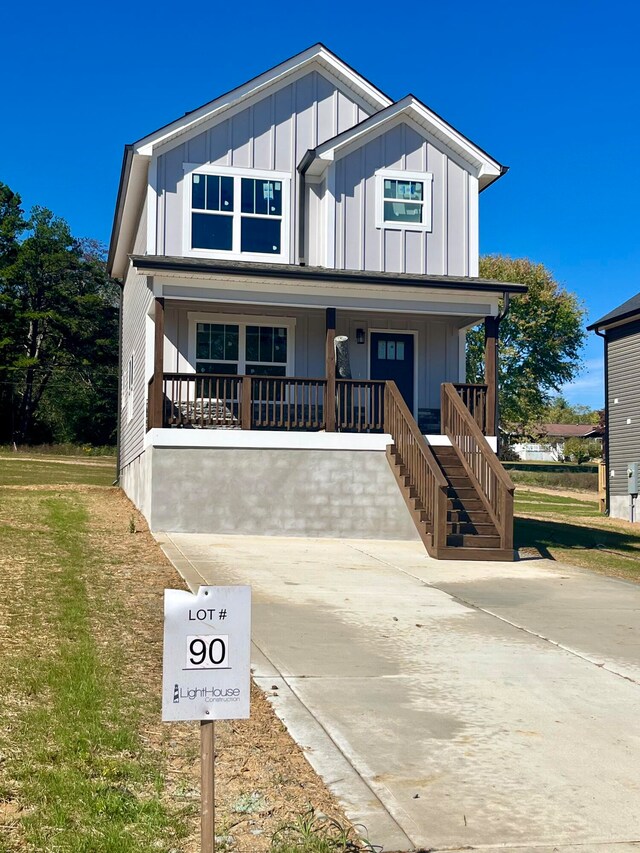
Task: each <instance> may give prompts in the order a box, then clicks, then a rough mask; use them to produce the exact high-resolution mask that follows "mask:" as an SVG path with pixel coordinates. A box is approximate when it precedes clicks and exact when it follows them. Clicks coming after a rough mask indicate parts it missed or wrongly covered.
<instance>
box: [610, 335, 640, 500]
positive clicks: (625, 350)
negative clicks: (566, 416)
mask: <svg viewBox="0 0 640 853" xmlns="http://www.w3.org/2000/svg"><path fill="white" fill-rule="evenodd" d="M607 349H608V358H607V362H608V398H609V399H608V401H607V404H608V410H609V490H610V494H611V495H612V496H613V497H622V498H624V499H625V500H626V497H627V494H628V487H627V466H628V465H629V463H631V462H638V463H640V394H638V375H639V371H640V321H636V322H635V323H629V324H627V325H625V326H620V327H619V328H617V329H611V330H609V331H608V332H607ZM625 509H626V508H625ZM622 514H623V516H624V517H626V513H625V512H623V513H622Z"/></svg>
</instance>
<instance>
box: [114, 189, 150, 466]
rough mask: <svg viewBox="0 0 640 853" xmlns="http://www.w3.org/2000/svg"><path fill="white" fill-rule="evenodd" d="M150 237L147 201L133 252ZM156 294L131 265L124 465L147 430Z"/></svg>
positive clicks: (125, 309)
mask: <svg viewBox="0 0 640 853" xmlns="http://www.w3.org/2000/svg"><path fill="white" fill-rule="evenodd" d="M146 237H147V203H146V201H145V205H144V208H143V211H142V215H141V217H140V222H139V224H138V231H137V234H136V239H135V243H134V249H133V251H134V254H136V253H140V254H142V253H144V251H145V246H146ZM152 299H153V295H152V293H151V291H150V290H149V288H148V287H147V277H146V276H145V275H139V274H137V273H136V271H135V270H134V269H133V268H132V267H129V271H128V273H127V277H126V279H125V284H124V292H123V305H122V361H121V365H122V367H121V373H122V375H121V383H122V409H121V413H120V414H121V427H120V436H121V438H120V453H121V467H123V468H124V467H125V466H126V465H128V464H129V463H130V462H132V461H133V460H134V459H136V458H137V457H138V456H139V455H140V454H141V453H142V452H143V450H144V436H145V432H146V418H147V413H146V408H147V390H146V386H147V382H148V380H149V370H148V363H147V362H148V358H147V349H148V343H149V341H148V337H149V335H148V333H147V324H148V313H149V308H150V306H151V302H152ZM131 358H133V389H132V392H131V396H132V399H129V390H128V370H129V363H130V359H131Z"/></svg>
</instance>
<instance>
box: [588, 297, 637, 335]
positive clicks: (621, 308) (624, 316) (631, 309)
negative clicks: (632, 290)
mask: <svg viewBox="0 0 640 853" xmlns="http://www.w3.org/2000/svg"><path fill="white" fill-rule="evenodd" d="M638 318H640V293H636V295H635V296H632V297H631V299H627V301H626V302H623V303H622V305H618V307H617V308H614V309H613V311H609V313H608V314H605V315H604V317H601V318H600V319H599V320H596V322H595V323H592V324H591V325H590V326H587V329H588V330H589V331H593V330H594V329H602V328H604V327H606V326H610V325H612V324H613V323H615V324H616V325H622V324H623V323H625V322H627V321H628V322H631V321H632V320H636V319H638Z"/></svg>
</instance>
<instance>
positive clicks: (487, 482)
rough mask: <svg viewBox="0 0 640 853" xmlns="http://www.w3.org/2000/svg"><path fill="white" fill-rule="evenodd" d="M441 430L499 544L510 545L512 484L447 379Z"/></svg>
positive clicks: (507, 547) (442, 388)
mask: <svg viewBox="0 0 640 853" xmlns="http://www.w3.org/2000/svg"><path fill="white" fill-rule="evenodd" d="M441 391H442V393H441V418H442V427H441V429H442V433H443V434H444V435H446V436H448V438H449V439H450V441H451V444H452V445H453V447H454V448H455V449H456V450H457V451H458V455H459V456H460V458H461V461H462V464H463V466H464V468H465V470H466V472H467V474H468V475H469V477H470V478H471V480H472V481H473V483H474V485H475V486H476V488H477V490H478V493H479V495H480V497H481V499H482V502H483V503H484V505H485V507H486V509H487V511H488V513H489V515H490V516H491V518H492V519H493V522H494V524H495V526H496V528H497V530H498V534H499V535H500V543H501V544H500V547H501V548H503V549H505V550H512V549H513V493H514V491H515V486H514V485H513V483H512V482H511V478H510V477H509V475H508V474H507V472H506V471H505V470H504V468H503V467H502V465H501V464H500V462H499V461H498V457H497V456H496V455H495V453H494V452H493V450H492V449H491V447H490V446H489V444H488V442H487V439H486V438H485V437H484V435H483V434H482V432H481V431H480V428H479V426H478V424H477V423H476V421H475V419H474V417H473V416H472V414H471V412H470V411H469V409H468V408H467V407H466V406H465V404H464V402H463V400H462V399H461V397H460V395H459V393H458V391H457V389H456V388H455V386H454V385H453V383H451V382H445V383H444V384H443V385H442V387H441Z"/></svg>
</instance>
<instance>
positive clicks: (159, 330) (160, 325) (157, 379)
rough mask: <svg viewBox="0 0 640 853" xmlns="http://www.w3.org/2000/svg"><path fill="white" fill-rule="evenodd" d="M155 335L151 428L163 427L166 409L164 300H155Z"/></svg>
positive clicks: (150, 401)
mask: <svg viewBox="0 0 640 853" xmlns="http://www.w3.org/2000/svg"><path fill="white" fill-rule="evenodd" d="M155 303H156V304H155V316H154V324H155V333H154V344H153V394H152V395H151V399H150V400H149V405H150V407H151V417H150V418H149V420H150V421H151V427H162V425H163V414H164V412H163V409H164V381H163V372H164V299H162V298H161V297H159V296H157V297H156V300H155Z"/></svg>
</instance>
